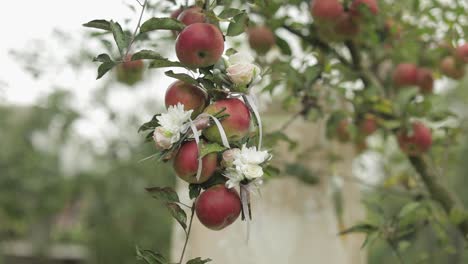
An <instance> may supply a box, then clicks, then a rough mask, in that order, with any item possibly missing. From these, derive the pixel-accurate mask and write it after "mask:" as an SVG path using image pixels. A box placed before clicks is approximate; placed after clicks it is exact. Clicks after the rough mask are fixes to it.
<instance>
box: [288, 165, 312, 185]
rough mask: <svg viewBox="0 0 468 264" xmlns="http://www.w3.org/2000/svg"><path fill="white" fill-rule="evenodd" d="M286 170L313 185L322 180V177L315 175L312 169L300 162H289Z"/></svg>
mask: <svg viewBox="0 0 468 264" xmlns="http://www.w3.org/2000/svg"><path fill="white" fill-rule="evenodd" d="M285 172H286V173H287V174H289V175H291V176H295V177H297V178H299V179H300V180H302V181H303V182H305V183H308V184H311V185H314V184H317V183H319V182H320V178H319V177H318V176H317V175H314V173H313V172H312V171H310V170H309V169H308V168H306V167H305V166H304V165H302V164H299V163H290V164H287V165H286V170H285Z"/></svg>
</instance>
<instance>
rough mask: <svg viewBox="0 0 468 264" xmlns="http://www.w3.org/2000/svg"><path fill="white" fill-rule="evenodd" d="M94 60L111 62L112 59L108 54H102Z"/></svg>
mask: <svg viewBox="0 0 468 264" xmlns="http://www.w3.org/2000/svg"><path fill="white" fill-rule="evenodd" d="M93 61H94V62H96V61H98V62H111V61H112V59H111V57H110V56H109V55H108V54H100V55H98V56H97V57H95V58H94V59H93Z"/></svg>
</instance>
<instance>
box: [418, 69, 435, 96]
mask: <svg viewBox="0 0 468 264" xmlns="http://www.w3.org/2000/svg"><path fill="white" fill-rule="evenodd" d="M418 86H419V90H420V91H421V92H422V93H425V94H429V93H432V91H433V89H434V77H433V76H432V71H431V70H429V69H427V68H420V69H418Z"/></svg>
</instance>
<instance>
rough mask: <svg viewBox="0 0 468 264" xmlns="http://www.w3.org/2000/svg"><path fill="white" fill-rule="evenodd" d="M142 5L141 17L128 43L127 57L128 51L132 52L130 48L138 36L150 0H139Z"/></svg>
mask: <svg viewBox="0 0 468 264" xmlns="http://www.w3.org/2000/svg"><path fill="white" fill-rule="evenodd" d="M138 3H139V4H140V5H141V13H140V18H139V19H138V24H137V26H136V28H135V31H134V32H133V35H132V40H131V41H130V43H129V44H128V47H127V52H126V53H125V57H127V56H128V53H129V52H130V49H131V48H132V46H133V43H134V42H135V38H136V35H137V33H138V29H140V25H141V20H142V19H143V14H144V13H145V9H146V6H147V4H148V0H145V2H144V3H143V4H141V3H140V2H138Z"/></svg>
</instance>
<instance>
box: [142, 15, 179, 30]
mask: <svg viewBox="0 0 468 264" xmlns="http://www.w3.org/2000/svg"><path fill="white" fill-rule="evenodd" d="M184 28H185V25H184V23H182V22H180V21H179V20H177V19H174V18H169V17H163V18H159V17H153V18H150V19H148V20H147V21H145V22H144V23H143V24H142V25H141V28H140V32H141V33H145V32H148V31H153V30H175V31H181V30H183V29H184Z"/></svg>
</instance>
